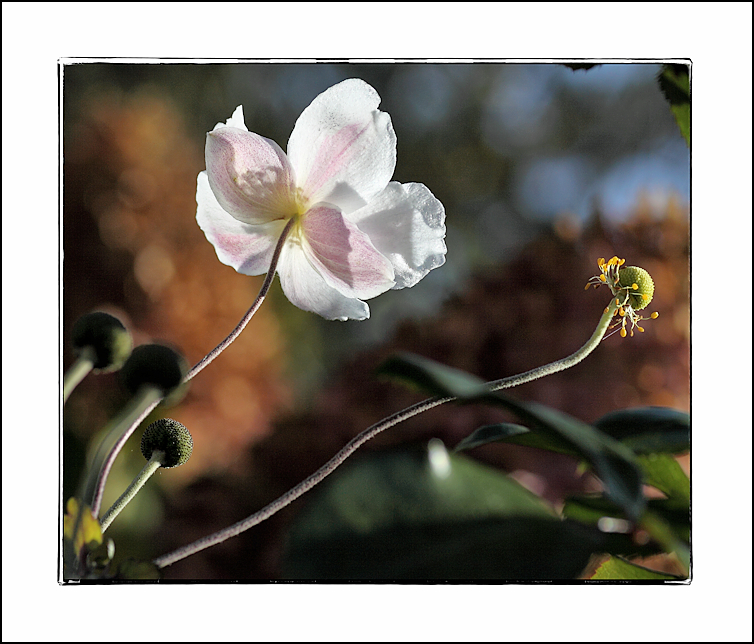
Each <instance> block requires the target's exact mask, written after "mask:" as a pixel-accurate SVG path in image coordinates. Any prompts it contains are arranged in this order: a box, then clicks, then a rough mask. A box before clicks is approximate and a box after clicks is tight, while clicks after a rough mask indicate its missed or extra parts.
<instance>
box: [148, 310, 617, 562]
mask: <svg viewBox="0 0 754 644" xmlns="http://www.w3.org/2000/svg"><path fill="white" fill-rule="evenodd" d="M617 308H618V305H617V304H616V303H615V300H613V301H612V302H611V303H610V305H609V306H608V307H607V308H606V309H605V312H604V313H603V314H602V317H601V318H600V321H599V324H598V325H597V328H596V329H595V330H594V333H593V334H592V336H591V337H590V338H589V340H587V342H586V344H584V346H583V347H581V348H580V349H579V350H578V351H576V352H575V353H572V354H571V355H570V356H568V357H567V358H563V359H562V360H557V361H556V362H552V363H550V364H547V365H545V366H543V367H538V368H537V369H532V370H531V371H526V372H524V373H521V374H518V375H515V376H509V377H508V378H502V379H501V380H493V381H492V382H488V383H487V386H488V387H489V388H490V390H491V391H498V390H500V389H509V388H510V387H515V386H517V385H521V384H523V383H525V382H530V381H531V380H536V379H537V378H542V377H543V376H548V375H550V374H553V373H557V372H558V371H563V370H564V369H568V368H569V367H572V366H573V365H575V364H577V363H579V362H581V361H582V360H583V359H584V358H586V357H587V356H588V355H589V354H590V353H591V352H592V351H594V349H595V348H596V347H597V345H599V343H600V341H601V340H602V338H603V336H604V335H605V332H606V331H607V328H608V326H609V325H610V321H611V320H612V318H613V316H614V315H615V312H616V310H617ZM454 400H457V398H455V397H453V396H436V397H434V398H428V399H426V400H423V401H421V402H418V403H416V404H414V405H411V406H410V407H407V408H406V409H404V410H402V411H399V412H397V413H395V414H393V415H392V416H389V417H387V418H385V419H383V420H381V421H379V422H378V423H375V424H374V425H372V426H371V427H369V428H367V429H365V430H364V431H363V432H361V433H360V434H359V435H358V436H356V437H355V438H353V439H352V440H351V441H350V442H349V443H348V444H347V445H346V446H345V447H343V448H342V449H341V450H340V451H339V452H338V453H337V454H336V455H335V456H333V457H332V458H331V459H330V460H329V461H327V463H325V464H324V465H323V466H322V467H320V468H319V469H318V470H317V471H316V472H314V474H312V475H311V476H309V477H308V478H307V479H305V480H304V481H302V482H301V483H299V484H298V485H296V487H294V488H292V489H290V490H288V492H286V493H285V494H283V495H282V496H281V497H279V498H277V499H276V500H275V501H273V502H272V503H270V504H269V505H266V506H265V507H264V508H262V509H261V510H259V511H258V512H255V513H254V514H252V515H251V516H248V517H246V518H245V519H243V520H241V521H239V522H238V523H234V524H233V525H231V526H229V527H227V528H224V529H223V530H220V531H218V532H215V533H214V534H211V535H209V536H206V537H203V538H201V539H198V540H197V541H194V542H193V543H190V544H188V545H186V546H183V547H182V548H178V549H177V550H175V551H173V552H170V553H168V554H166V555H162V556H161V557H157V558H156V559H154V560H153V563H154V564H155V565H156V566H157V567H158V568H165V567H166V566H170V565H171V564H174V563H175V562H176V561H180V560H181V559H185V558H186V557H189V556H191V555H193V554H196V553H197V552H199V551H201V550H205V549H206V548H210V547H211V546H214V545H217V544H218V543H222V542H223V541H225V540H227V539H230V538H231V537H235V536H237V535H239V534H241V533H242V532H245V531H246V530H248V529H249V528H252V527H254V526H255V525H257V524H259V523H261V522H262V521H265V520H267V519H269V518H270V517H271V516H272V515H273V514H275V513H277V512H279V511H280V510H282V509H283V508H284V507H285V506H286V505H288V504H290V503H292V502H293V501H295V500H296V499H298V498H299V497H300V496H302V495H303V494H305V493H306V492H308V491H309V490H311V489H312V488H313V487H314V486H315V485H317V484H318V483H320V482H321V481H322V480H323V479H325V478H326V477H327V476H329V475H330V474H332V472H334V471H335V470H336V469H337V468H338V466H340V465H341V463H343V462H344V461H345V460H346V459H347V458H348V457H349V456H351V454H353V453H354V452H355V451H356V450H357V449H358V448H359V447H361V446H362V445H363V444H364V443H366V442H367V441H368V440H370V439H372V438H374V437H375V436H376V435H377V434H379V433H380V432H383V431H385V430H386V429H389V428H390V427H393V426H395V425H397V424H399V423H402V422H403V421H404V420H408V419H409V418H413V417H414V416H418V415H419V414H422V413H424V412H425V411H429V410H430V409H433V408H434V407H438V406H439V405H443V404H445V403H448V402H452V401H454Z"/></svg>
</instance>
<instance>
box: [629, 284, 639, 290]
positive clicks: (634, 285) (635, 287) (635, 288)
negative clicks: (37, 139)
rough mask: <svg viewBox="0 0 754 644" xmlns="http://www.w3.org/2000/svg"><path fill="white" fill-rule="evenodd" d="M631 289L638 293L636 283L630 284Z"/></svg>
mask: <svg viewBox="0 0 754 644" xmlns="http://www.w3.org/2000/svg"><path fill="white" fill-rule="evenodd" d="M631 288H632V289H634V291H638V290H639V285H638V284H637V283H636V282H634V283H633V284H631Z"/></svg>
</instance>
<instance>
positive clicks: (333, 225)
mask: <svg viewBox="0 0 754 644" xmlns="http://www.w3.org/2000/svg"><path fill="white" fill-rule="evenodd" d="M301 231H302V234H303V239H302V249H303V251H304V254H305V255H306V257H307V259H308V260H309V262H310V263H311V264H312V266H314V268H316V269H317V270H318V271H319V273H320V274H321V275H322V277H323V278H324V279H325V281H326V282H327V283H328V284H329V285H330V286H331V287H333V288H335V289H337V290H338V291H340V292H341V293H343V295H345V296H346V297H357V298H360V299H364V300H368V299H369V298H372V297H375V296H377V295H379V294H380V293H384V292H385V291H387V290H389V289H391V288H392V287H393V285H394V284H395V280H394V273H393V266H392V264H391V263H390V261H389V260H388V259H387V258H386V257H385V256H384V255H382V254H381V253H380V252H379V251H378V250H377V249H376V248H375V247H374V245H373V244H372V242H371V241H369V237H367V236H366V235H365V234H364V233H363V232H361V231H360V230H359V229H358V228H357V227H356V226H355V225H354V224H352V223H351V222H350V221H348V220H347V219H346V218H345V217H344V216H343V214H342V213H341V212H340V211H339V210H338V209H336V208H334V207H333V206H331V205H330V204H317V205H316V206H314V208H312V209H311V210H309V211H308V212H307V213H306V214H305V215H304V217H303V218H302V221H301Z"/></svg>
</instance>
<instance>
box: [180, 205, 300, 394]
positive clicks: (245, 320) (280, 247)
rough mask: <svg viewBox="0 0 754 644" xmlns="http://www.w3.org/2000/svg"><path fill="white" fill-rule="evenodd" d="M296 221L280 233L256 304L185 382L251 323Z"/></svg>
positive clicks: (197, 365)
mask: <svg viewBox="0 0 754 644" xmlns="http://www.w3.org/2000/svg"><path fill="white" fill-rule="evenodd" d="M294 221H295V218H293V217H292V218H291V219H289V220H288V223H287V224H286V225H285V228H283V232H282V233H281V235H280V239H278V243H277V245H276V246H275V251H274V252H273V254H272V261H271V263H270V270H268V271H267V275H266V276H265V278H264V282H263V283H262V288H261V289H259V294H258V295H257V299H256V300H254V304H252V305H251V308H249V310H248V311H246V315H244V316H243V318H242V319H241V321H240V322H239V323H238V326H236V328H235V329H233V330H232V331H231V332H230V335H229V336H228V337H227V338H225V340H223V341H222V342H221V343H220V344H218V345H217V346H216V347H215V348H214V349H212V351H210V352H209V353H208V354H207V355H206V356H204V357H203V358H202V359H201V360H200V361H199V362H197V363H196V364H195V365H194V366H193V367H192V368H191V371H189V372H188V373H187V374H186V377H185V378H184V382H188V381H189V380H191V379H192V378H193V377H194V376H195V375H196V374H198V373H199V372H200V371H201V370H202V369H204V367H206V366H207V365H208V364H209V363H210V362H212V361H213V360H214V359H215V358H217V356H219V355H220V354H221V353H222V352H223V351H225V349H226V348H227V347H228V346H229V345H230V344H231V342H233V341H234V340H235V339H236V338H237V337H238V336H239V335H240V334H241V331H243V330H244V329H245V328H246V325H247V324H248V323H249V321H250V320H251V318H252V317H253V316H254V314H255V313H256V312H257V310H258V309H259V307H260V306H261V305H262V302H264V298H265V297H266V296H267V292H268V291H269V290H270V286H272V280H273V279H274V277H275V270H276V269H277V266H278V260H279V259H280V253H281V252H282V250H283V245H284V244H285V240H286V238H287V237H288V233H289V232H290V230H291V227H292V226H293V222H294Z"/></svg>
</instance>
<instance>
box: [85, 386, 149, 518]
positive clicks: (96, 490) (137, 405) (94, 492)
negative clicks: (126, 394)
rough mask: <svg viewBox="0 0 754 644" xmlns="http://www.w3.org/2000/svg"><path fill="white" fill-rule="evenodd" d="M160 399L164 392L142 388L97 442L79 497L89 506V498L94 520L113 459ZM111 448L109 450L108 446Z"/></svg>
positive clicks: (100, 504)
mask: <svg viewBox="0 0 754 644" xmlns="http://www.w3.org/2000/svg"><path fill="white" fill-rule="evenodd" d="M162 397H163V392H162V390H161V389H158V388H157V387H142V389H140V390H139V392H138V393H137V394H136V395H135V396H134V397H133V398H131V400H129V401H128V404H127V405H126V407H125V408H124V409H123V411H121V413H120V414H119V415H118V416H116V417H115V418H114V419H113V420H112V421H111V423H110V425H109V426H108V429H107V433H106V434H105V438H104V439H103V440H102V442H101V443H100V446H99V449H98V450H97V452H96V454H95V456H94V459H93V460H92V465H91V468H90V469H89V478H88V480H87V484H86V489H85V491H84V494H83V495H82V498H83V499H84V502H85V503H88V502H89V499H91V506H90V507H91V508H92V513H93V514H94V516H95V517H97V516H99V511H100V508H101V507H102V496H103V495H104V493H105V481H106V480H107V475H108V474H109V473H110V469H111V468H112V466H113V463H114V462H115V457H116V456H117V455H118V453H119V452H120V450H121V449H122V448H123V446H124V445H125V444H126V441H127V440H128V439H129V438H130V437H131V434H133V432H134V429H135V428H136V427H138V426H139V425H140V424H141V422H142V421H143V420H144V419H145V418H146V417H147V416H149V414H150V413H151V412H152V410H153V409H154V408H155V407H157V405H158V404H159V402H160V400H162ZM110 445H112V447H109V446H110ZM105 454H106V456H105ZM95 473H96V475H95Z"/></svg>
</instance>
